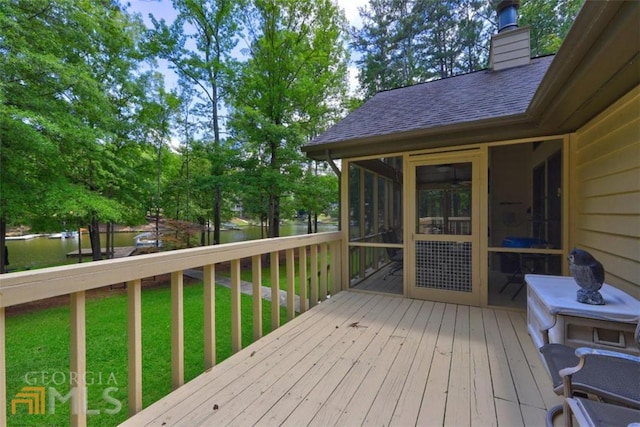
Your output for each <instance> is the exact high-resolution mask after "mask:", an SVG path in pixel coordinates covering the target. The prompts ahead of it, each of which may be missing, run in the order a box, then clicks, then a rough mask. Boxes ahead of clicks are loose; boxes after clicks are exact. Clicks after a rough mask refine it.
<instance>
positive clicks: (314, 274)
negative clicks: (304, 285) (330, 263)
mask: <svg viewBox="0 0 640 427" xmlns="http://www.w3.org/2000/svg"><path fill="white" fill-rule="evenodd" d="M310 255H311V256H310V261H309V262H310V264H311V281H310V286H309V288H310V290H309V306H311V307H315V306H316V304H318V245H311V254H310Z"/></svg>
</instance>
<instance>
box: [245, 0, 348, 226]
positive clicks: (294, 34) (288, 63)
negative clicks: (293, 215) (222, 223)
mask: <svg viewBox="0 0 640 427" xmlns="http://www.w3.org/2000/svg"><path fill="white" fill-rule="evenodd" d="M245 27H246V28H247V33H248V45H249V48H248V56H249V59H248V60H247V62H246V63H245V64H244V66H243V68H242V70H241V74H240V78H239V82H238V83H237V84H236V89H237V90H236V93H235V97H234V98H235V100H236V102H235V104H234V119H233V129H234V136H235V137H236V140H237V141H239V142H241V143H243V147H244V148H245V151H246V158H248V159H252V161H253V162H255V163H256V166H255V167H256V170H257V171H259V173H260V175H259V178H258V179H259V181H260V183H261V185H263V186H264V187H263V188H265V192H264V196H265V197H266V198H267V200H268V204H267V207H268V208H267V219H268V235H269V237H278V236H279V235H280V220H281V200H282V197H283V196H285V195H290V194H291V190H292V183H293V182H294V181H295V180H298V179H299V178H300V177H301V176H302V169H301V166H300V160H301V151H300V146H301V145H302V144H303V143H304V142H305V141H306V140H307V136H308V135H313V134H314V132H318V129H317V128H318V126H320V124H321V123H326V122H325V120H327V119H328V118H329V117H332V113H331V111H335V110H336V109H340V108H341V107H340V102H338V101H337V97H338V96H339V95H340V94H343V93H345V91H346V87H347V81H346V58H347V56H346V49H345V45H344V34H345V29H346V27H345V19H344V16H343V14H342V13H341V12H340V11H339V10H338V9H337V7H336V5H335V4H334V3H333V2H332V1H330V0H313V1H301V0H256V1H255V3H254V5H253V7H252V8H250V9H248V10H247V13H246V16H245ZM263 159H264V160H263Z"/></svg>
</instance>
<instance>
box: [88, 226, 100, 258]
mask: <svg viewBox="0 0 640 427" xmlns="http://www.w3.org/2000/svg"><path fill="white" fill-rule="evenodd" d="M89 240H90V241H91V259H92V260H93V261H100V260H101V259H102V251H101V250H100V249H101V248H100V223H99V222H98V218H96V217H95V216H94V217H93V218H91V223H90V224H89Z"/></svg>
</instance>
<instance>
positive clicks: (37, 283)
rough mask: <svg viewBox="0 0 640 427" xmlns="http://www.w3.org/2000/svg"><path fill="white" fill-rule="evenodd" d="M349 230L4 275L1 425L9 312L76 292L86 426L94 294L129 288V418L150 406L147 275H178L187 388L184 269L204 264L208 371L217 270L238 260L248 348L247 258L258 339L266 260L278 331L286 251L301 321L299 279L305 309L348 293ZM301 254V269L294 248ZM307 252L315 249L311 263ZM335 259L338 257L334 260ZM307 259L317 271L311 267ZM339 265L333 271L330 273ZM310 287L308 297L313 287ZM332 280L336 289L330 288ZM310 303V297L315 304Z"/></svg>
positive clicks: (77, 410)
mask: <svg viewBox="0 0 640 427" xmlns="http://www.w3.org/2000/svg"><path fill="white" fill-rule="evenodd" d="M342 238H343V234H342V232H339V231H336V232H324V233H317V234H309V235H299V236H290V237H281V238H270V239H262V240H251V241H246V242H236V243H228V244H223V245H217V246H207V247H198V248H191V249H182V250H176V251H170V252H161V253H154V254H148V255H141V256H135V257H131V258H120V259H113V260H104V261H97V262H91V263H85V264H76V265H66V266H60V267H52V268H45V269H40V270H31V271H22V272H15V273H9V274H4V275H1V276H0V390H1V392H0V425H6V424H7V414H6V407H7V393H6V391H7V388H6V367H7V363H6V351H5V308H6V307H10V306H13V305H17V304H22V303H27V302H33V301H38V300H41V299H45V298H51V297H56V296H62V295H70V308H71V310H70V326H71V328H70V334H71V337H70V338H71V350H70V351H71V354H70V372H73V373H75V375H74V376H73V377H74V378H75V379H76V382H74V383H73V384H72V386H73V387H74V388H75V389H76V394H75V396H73V397H72V399H71V400H72V402H71V404H72V405H73V408H74V410H72V411H71V419H70V421H71V425H72V426H84V425H86V415H87V414H86V413H85V411H84V409H83V407H82V406H83V405H82V404H81V402H84V400H85V398H86V396H85V393H86V384H84V383H83V378H84V377H85V374H86V337H85V328H86V319H85V300H86V291H89V290H92V289H97V288H102V287H105V286H109V285H113V284H117V283H126V284H127V295H128V296H127V300H128V302H127V304H128V327H127V333H128V344H127V345H128V354H129V356H128V358H129V361H128V376H129V381H128V384H129V390H128V399H129V415H130V416H131V415H134V414H135V413H137V412H139V411H140V410H141V409H142V346H141V336H142V334H141V303H140V302H141V295H140V293H141V283H142V279H143V278H146V277H151V276H156V275H161V274H167V273H169V274H171V313H172V314H171V317H172V324H171V337H172V338H171V343H172V345H171V347H172V348H171V369H172V386H173V388H174V389H175V388H178V387H180V386H181V385H182V384H183V383H184V327H185V325H184V319H183V307H182V306H183V297H182V293H183V271H184V270H187V269H192V268H196V267H203V276H204V283H203V286H204V296H203V298H204V306H205V313H204V322H205V327H204V346H205V351H204V353H205V355H204V357H205V367H204V368H205V369H209V368H210V367H212V366H213V365H214V364H215V362H216V361H215V341H216V337H215V310H214V309H213V307H214V303H215V266H216V265H217V264H220V263H224V262H231V317H232V319H231V322H232V328H231V333H232V337H231V340H232V351H233V352H236V351H239V350H240V349H241V339H240V337H241V332H242V324H241V316H240V284H241V280H240V260H241V259H243V258H250V259H251V262H252V271H253V289H254V292H253V316H254V319H259V320H258V321H257V322H254V323H255V324H256V325H258V328H255V325H254V339H258V338H260V336H261V333H262V331H261V322H262V303H261V293H260V292H257V291H258V290H259V289H260V286H261V276H262V274H261V255H265V254H271V255H272V257H271V276H272V277H271V281H272V284H271V292H272V295H273V294H275V295H278V297H275V298H272V314H273V316H272V322H271V323H272V325H271V326H272V329H275V328H277V327H279V326H280V318H279V312H280V299H279V289H280V286H279V279H280V278H279V274H278V268H279V265H278V259H279V252H280V251H285V253H286V265H285V268H286V283H287V315H288V319H292V318H293V317H294V316H295V309H294V301H295V300H294V293H295V289H294V285H295V274H296V272H297V273H298V274H299V278H300V284H301V286H300V300H301V301H300V312H301V313H302V312H304V311H305V310H306V309H307V308H308V307H313V306H314V305H315V304H316V303H317V301H318V300H323V299H326V298H327V295H328V294H329V293H331V294H336V293H338V292H340V291H341V290H342V287H343V284H342V283H341V275H342V271H341V268H342V267H341V263H340V248H341V242H342ZM296 249H298V251H299V252H298V253H299V257H298V260H297V265H296V262H295V256H294V250H296ZM307 250H309V252H310V256H309V258H307ZM329 257H330V259H329ZM307 259H309V261H310V263H311V264H310V268H309V269H307ZM329 266H331V269H330V271H328V269H329ZM307 280H309V283H310V286H311V287H310V294H309V296H308V297H307V289H306V286H302V285H303V284H306V283H307ZM329 283H330V284H331V288H330V289H329V286H328V285H329ZM307 298H308V300H307Z"/></svg>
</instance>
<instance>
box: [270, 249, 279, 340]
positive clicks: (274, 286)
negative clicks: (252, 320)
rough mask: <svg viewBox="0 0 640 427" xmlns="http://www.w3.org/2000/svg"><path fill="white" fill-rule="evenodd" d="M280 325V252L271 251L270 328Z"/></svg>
mask: <svg viewBox="0 0 640 427" xmlns="http://www.w3.org/2000/svg"><path fill="white" fill-rule="evenodd" d="M279 327H280V254H279V253H278V252H277V251H276V252H271V330H274V329H277V328H279Z"/></svg>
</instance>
